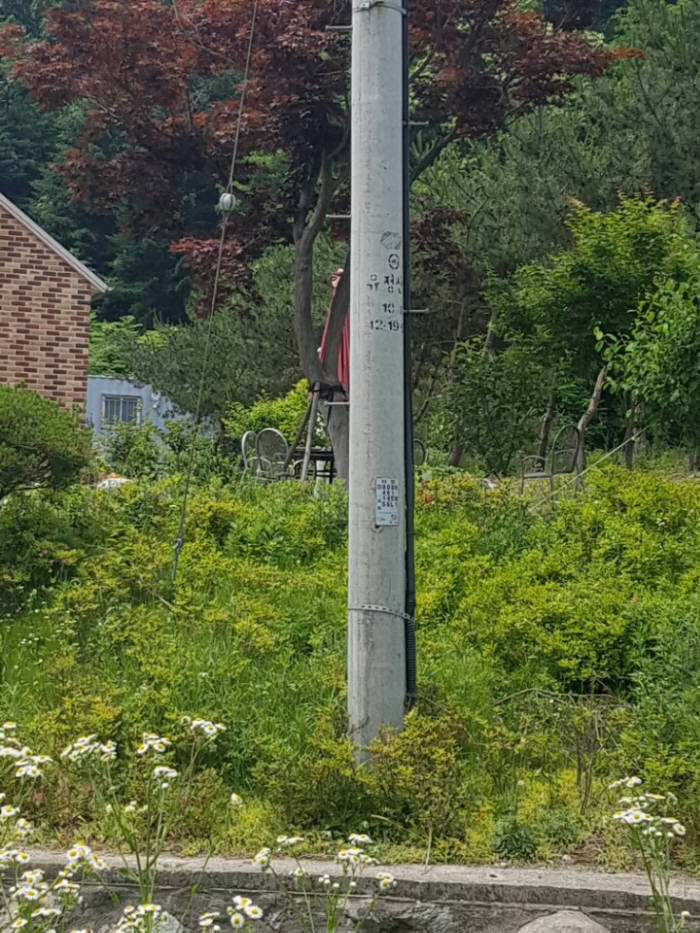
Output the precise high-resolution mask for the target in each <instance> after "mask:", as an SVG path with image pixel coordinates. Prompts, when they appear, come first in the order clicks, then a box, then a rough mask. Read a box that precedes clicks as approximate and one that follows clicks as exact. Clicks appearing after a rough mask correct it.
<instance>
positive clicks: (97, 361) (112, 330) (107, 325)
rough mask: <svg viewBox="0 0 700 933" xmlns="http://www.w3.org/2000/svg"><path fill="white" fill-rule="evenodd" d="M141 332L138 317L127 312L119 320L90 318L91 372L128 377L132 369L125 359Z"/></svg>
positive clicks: (96, 374)
mask: <svg viewBox="0 0 700 933" xmlns="http://www.w3.org/2000/svg"><path fill="white" fill-rule="evenodd" d="M140 334H141V328H140V327H139V325H138V323H137V321H136V318H135V317H134V316H133V315H131V314H127V315H126V317H122V318H120V319H119V320H118V321H99V320H98V319H97V317H96V315H94V314H93V315H92V316H91V318H90V373H91V374H92V375H93V376H114V377H119V378H123V379H128V378H129V377H130V376H131V369H130V367H129V364H128V362H127V361H126V359H125V355H126V353H127V352H128V349H129V348H130V347H131V346H132V345H133V343H134V341H136V340H137V339H138V337H139V335H140Z"/></svg>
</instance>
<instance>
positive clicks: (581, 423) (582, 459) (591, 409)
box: [576, 366, 608, 471]
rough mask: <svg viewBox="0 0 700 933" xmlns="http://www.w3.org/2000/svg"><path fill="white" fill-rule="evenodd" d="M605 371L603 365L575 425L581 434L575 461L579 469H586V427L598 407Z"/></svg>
mask: <svg viewBox="0 0 700 933" xmlns="http://www.w3.org/2000/svg"><path fill="white" fill-rule="evenodd" d="M607 372H608V368H607V366H603V368H602V369H601V371H600V372H599V373H598V378H597V379H596V381H595V386H594V388H593V394H592V395H591V400H590V401H589V403H588V408H587V409H586V410H585V411H584V413H583V414H582V415H581V417H580V418H579V420H578V424H577V425H576V427H577V428H578V431H579V434H580V436H581V440H580V444H579V449H578V456H577V463H576V466H577V467H578V469H579V471H581V470H585V469H586V445H585V436H586V428H587V427H588V425H589V424H590V422H591V419H592V418H593V415H594V414H595V413H596V409H597V408H598V405H599V404H600V396H601V395H602V393H603V383H604V382H605V376H606V375H607Z"/></svg>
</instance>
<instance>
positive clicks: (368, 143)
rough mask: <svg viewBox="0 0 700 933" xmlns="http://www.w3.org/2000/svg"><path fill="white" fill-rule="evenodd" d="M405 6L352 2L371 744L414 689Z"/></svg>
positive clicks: (352, 695)
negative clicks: (407, 433)
mask: <svg viewBox="0 0 700 933" xmlns="http://www.w3.org/2000/svg"><path fill="white" fill-rule="evenodd" d="M402 16H403V14H402V12H401V3H400V0H353V17H352V195H351V214H352V219H351V232H350V252H351V262H350V471H349V483H348V486H349V496H350V513H349V560H348V715H349V724H350V734H351V737H352V739H353V741H354V742H355V745H356V746H357V748H358V751H359V754H360V757H362V756H363V754H364V752H363V749H365V748H366V746H367V745H368V744H369V742H371V741H372V739H374V738H375V737H376V736H377V733H378V731H379V729H380V727H381V726H382V725H388V726H392V727H394V728H395V729H400V728H401V727H402V725H403V711H404V700H405V695H406V650H405V633H404V616H403V612H404V599H405V586H406V568H405V554H404V551H405V534H406V528H405V501H406V493H405V483H406V477H405V467H404V418H403V393H404V351H403V310H404V297H403V249H402V247H403V242H402V240H403V184H402V179H403V174H402V157H403V152H402V128H403V122H402V25H403V24H402Z"/></svg>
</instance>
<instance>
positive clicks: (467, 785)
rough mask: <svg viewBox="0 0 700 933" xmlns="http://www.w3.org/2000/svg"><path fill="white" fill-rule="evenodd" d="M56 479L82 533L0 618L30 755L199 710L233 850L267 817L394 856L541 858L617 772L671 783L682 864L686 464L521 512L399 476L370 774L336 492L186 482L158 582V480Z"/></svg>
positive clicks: (692, 794) (591, 817)
mask: <svg viewBox="0 0 700 933" xmlns="http://www.w3.org/2000/svg"><path fill="white" fill-rule="evenodd" d="M81 494H82V495H83V496H84V497H85V501H84V502H82V504H81V502H80V501H78V499H77V498H76V499H75V500H74V501H73V503H72V505H71V506H70V508H69V507H68V505H64V506H63V507H62V508H63V511H61V512H60V514H61V515H62V516H64V518H63V519H62V520H67V518H68V516H69V515H71V516H73V517H72V518H71V521H75V516H76V514H85V513H86V512H87V513H90V510H91V509H92V510H93V512H94V515H95V517H96V519H98V520H99V525H100V527H101V535H102V537H101V539H100V540H94V541H92V542H91V543H89V544H86V543H85V542H86V541H88V539H89V536H88V535H87V533H86V531H85V530H84V529H81V527H80V526H75V527H76V528H77V531H76V534H77V535H78V537H79V539H80V541H82V542H83V543H82V544H81V545H80V546H79V547H78V548H77V553H76V556H75V559H74V561H73V562H72V563H71V565H70V567H69V568H68V572H69V574H70V579H68V580H63V581H61V580H59V581H58V585H56V586H54V587H53V588H52V589H49V590H48V591H47V592H46V593H45V594H44V595H43V596H41V598H40V599H39V598H38V599H37V600H36V601H35V603H34V605H33V606H32V608H31V611H27V612H26V613H25V614H24V615H20V616H18V617H17V618H16V619H15V620H14V621H13V624H12V625H10V626H0V655H1V656H2V658H3V664H4V671H3V678H4V683H5V685H6V692H5V698H6V699H5V704H4V706H5V715H7V716H9V717H13V718H18V719H20V720H21V722H22V724H23V727H24V728H23V733H24V734H26V735H27V741H29V742H32V741H34V742H35V744H38V742H37V741H36V740H37V738H38V737H40V739H41V744H42V747H44V748H46V750H47V751H48V752H49V753H52V752H53V753H54V754H55V753H56V752H57V751H60V748H61V747H62V746H63V745H65V744H66V743H67V742H68V741H69V740H70V739H71V738H73V737H74V736H75V734H78V733H90V732H99V733H100V734H101V736H102V737H103V738H107V737H112V738H115V739H117V741H119V742H121V743H124V742H127V743H129V744H131V743H132V742H133V741H135V740H136V739H137V738H138V736H139V734H140V732H142V731H144V730H148V731H155V732H158V733H161V734H163V733H165V734H168V732H172V731H175V728H176V726H177V724H178V723H179V721H180V718H181V717H182V716H183V715H190V716H193V715H202V716H206V717H207V718H210V719H212V720H220V721H222V722H224V723H226V724H227V725H228V726H229V730H228V731H227V732H226V733H225V734H224V736H222V739H221V742H220V743H219V744H218V746H217V750H216V753H215V755H213V757H212V760H211V761H210V762H208V763H207V764H208V766H210V767H211V768H212V769H214V770H215V771H216V773H217V774H218V775H219V776H220V778H221V781H222V782H223V785H225V789H226V790H228V791H229V792H230V791H236V792H237V793H241V794H242V795H243V796H244V797H245V799H246V800H249V801H250V808H251V809H250V811H249V815H248V817H247V818H246V819H247V820H248V821H247V822H244V823H243V824H242V825H245V826H246V827H248V828H247V829H246V830H245V832H244V833H243V835H237V836H236V838H235V845H236V846H238V847H243V848H245V847H246V846H252V845H259V844H260V834H261V833H262V832H263V828H269V827H270V826H271V825H274V824H275V822H276V823H277V824H278V827H279V830H278V831H291V830H296V829H304V831H305V832H313V831H314V830H316V831H318V832H322V831H323V832H330V833H331V834H333V833H341V832H346V831H347V830H349V829H358V828H367V830H368V831H369V832H371V834H372V835H373V836H376V837H377V838H378V839H379V840H380V841H381V844H382V845H383V846H385V847H386V852H387V854H389V853H391V852H394V853H396V854H397V857H399V856H401V857H409V856H410V857H416V856H417V855H420V854H421V853H422V855H421V857H424V856H425V852H426V850H427V849H428V848H429V847H430V849H431V852H432V853H433V856H434V857H435V858H456V857H458V858H480V859H484V858H486V859H488V858H492V857H493V854H494V851H496V852H497V853H498V855H499V857H502V858H517V859H525V858H529V857H533V852H534V856H535V857H547V858H549V857H552V856H553V855H556V854H557V853H561V852H562V851H567V850H570V849H571V848H572V846H575V845H576V844H577V843H578V842H579V841H580V840H582V839H585V837H586V835H587V834H590V833H597V832H599V828H600V820H601V814H602V813H603V812H605V811H606V810H607V807H608V801H607V797H606V791H605V788H606V787H607V784H608V783H609V782H610V781H611V780H612V779H614V778H616V777H619V776H620V774H625V773H631V772H634V773H639V774H640V775H642V776H645V777H646V778H647V779H648V780H649V781H650V783H653V784H654V786H657V787H661V788H663V787H667V788H668V789H670V790H673V791H674V792H675V793H676V794H677V795H678V797H679V801H680V803H679V808H678V812H679V815H682V816H683V818H684V822H686V824H687V826H688V837H687V838H688V845H687V847H686V848H684V849H683V851H682V853H679V857H683V858H685V860H686V863H687V864H692V859H693V854H692V853H693V851H694V850H693V846H696V843H697V833H698V831H699V830H700V805H699V803H700V802H699V801H698V797H697V786H698V784H699V782H698V777H699V776H700V752H699V751H698V747H697V742H696V737H697V734H698V732H699V731H700V709H699V708H698V704H697V699H696V698H697V695H700V689H699V687H700V684H699V683H698V680H697V671H698V669H700V664H699V663H698V658H697V648H698V638H699V637H700V634H699V633H700V617H699V615H698V600H697V592H698V589H699V586H698V584H699V583H700V571H699V570H698V568H699V567H700V508H699V506H700V487H698V485H697V484H694V483H693V482H692V481H688V482H673V481H668V480H666V479H664V478H663V477H660V476H659V475H654V474H640V473H633V474H629V473H627V472H626V471H621V470H618V469H615V468H610V469H609V470H605V471H600V472H597V473H596V474H591V475H589V477H588V480H587V486H586V489H585V491H584V492H583V493H582V494H581V495H580V496H578V497H577V498H575V499H571V500H566V499H563V498H562V499H560V500H559V502H558V503H557V506H556V509H554V510H553V511H551V512H549V513H547V514H540V513H538V512H536V511H533V510H532V509H531V508H529V507H528V504H527V502H525V501H524V500H522V499H521V498H519V497H518V496H517V495H515V494H514V493H513V492H512V491H509V490H508V488H507V486H502V487H501V488H500V489H498V490H496V491H494V492H488V493H484V491H483V489H482V488H481V487H480V485H479V483H478V482H477V481H475V480H474V479H473V478H471V477H468V476H465V475H463V474H459V473H454V474H452V475H450V476H447V477H444V478H432V479H430V480H428V481H427V482H424V483H422V484H421V486H420V487H419V489H418V495H417V513H416V528H417V539H416V540H417V553H416V559H417V570H418V583H419V586H418V593H419V607H418V613H417V618H418V623H419V624H418V630H417V634H418V661H419V687H420V700H419V705H418V707H417V708H416V709H415V710H414V711H412V712H411V714H410V715H409V716H408V717H407V719H406V728H405V730H404V731H403V732H402V733H400V734H398V735H391V734H387V735H386V736H384V737H383V740H382V741H381V742H380V743H378V745H377V747H376V748H375V751H374V763H373V766H372V767H371V768H366V767H359V766H358V765H357V764H356V762H355V760H354V757H353V754H352V747H351V745H350V743H349V741H348V740H347V738H346V737H345V732H346V712H345V704H346V691H345V663H346V662H345V651H346V646H345V628H346V583H345V566H346V546H345V534H346V496H345V491H344V490H343V489H342V488H341V487H331V488H329V489H326V490H324V491H323V494H321V493H320V491H319V494H318V495H317V496H314V495H313V494H312V493H311V491H310V490H308V489H305V488H303V487H302V486H301V485H299V484H293V483H280V484H275V485H271V486H261V485H258V484H255V483H246V482H245V481H244V482H240V481H239V482H238V483H237V484H236V486H235V487H229V486H226V485H225V484H224V483H222V482H221V481H219V480H216V481H212V482H210V483H209V484H208V485H200V484H198V483H197V482H195V483H194V484H193V486H192V488H191V490H190V499H189V507H188V513H187V521H186V525H185V535H184V546H183V548H182V551H181V554H180V563H179V571H178V577H177V581H176V583H175V584H173V580H172V563H173V543H174V540H175V537H176V534H177V528H178V519H179V508H180V504H181V501H182V479H181V478H171V479H162V480H158V481H155V482H154V481H142V482H134V483H130V484H127V485H126V486H123V487H121V488H119V489H116V490H112V491H109V492H106V493H103V492H99V491H94V490H90V489H85V490H82V491H81ZM74 495H75V494H74V493H71V494H70V496H71V497H72V496H74ZM64 496H65V494H64ZM54 537H55V535H54ZM51 579H53V577H52V578H51ZM37 610H38V611H37ZM47 746H49V747H48V748H47ZM123 779H124V780H127V781H128V780H130V778H129V776H128V773H125V774H124V776H123ZM214 784H216V786H214ZM214 784H212V786H211V787H210V786H209V785H207V787H206V788H204V787H203V788H202V795H203V796H202V799H203V801H207V802H206V804H203V806H205V809H207V811H210V810H214V809H215V808H216V804H215V803H214V802H213V801H215V800H218V799H219V798H220V797H222V795H224V796H225V789H223V788H222V786H219V784H218V783H216V782H214ZM521 785H522V786H521ZM76 799H77V798H76ZM52 806H53V805H52ZM56 806H57V808H58V809H57V811H56V815H54V814H53V811H52V812H51V814H50V815H49V814H48V813H47V814H46V824H47V826H51V827H53V829H54V830H55V829H56V828H57V827H59V826H60V825H63V826H68V825H70V823H71V820H74V819H75V818H76V811H75V809H72V807H71V802H70V797H69V796H66V797H65V799H63V798H62V800H61V801H60V802H57V804H56ZM76 806H77V804H76ZM246 812H247V811H246ZM545 813H546V818H545V817H544V816H542V814H545ZM574 816H576V819H574ZM569 824H570V826H571V829H570V831H569V830H567V825H569ZM203 825H204V824H203V818H202V819H198V820H197V821H196V825H195V823H192V824H191V825H190V824H187V821H185V822H184V823H182V825H180V824H178V826H177V830H176V832H177V838H176V839H175V840H174V842H177V840H178V839H179V840H181V841H187V842H188V844H189V843H190V842H191V841H192V840H195V839H199V838H201V836H202V831H203ZM241 832H243V831H241ZM245 833H248V834H249V835H245ZM321 844H322V843H321V842H319V845H321ZM494 846H495V849H494ZM533 846H534V848H533ZM392 847H394V848H392ZM401 847H403V848H401ZM407 847H408V848H407ZM604 857H605V856H604Z"/></svg>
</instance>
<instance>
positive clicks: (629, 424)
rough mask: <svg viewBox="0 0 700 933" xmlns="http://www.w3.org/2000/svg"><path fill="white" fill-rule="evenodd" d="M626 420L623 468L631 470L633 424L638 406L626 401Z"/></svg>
mask: <svg viewBox="0 0 700 933" xmlns="http://www.w3.org/2000/svg"><path fill="white" fill-rule="evenodd" d="M628 402H629V404H628V408H627V412H628V414H627V418H626V419H625V467H626V468H627V469H628V470H631V469H632V467H633V466H634V441H633V440H632V438H633V437H634V422H635V418H636V417H637V409H638V405H637V403H636V402H633V401H631V400H630V399H628Z"/></svg>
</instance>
